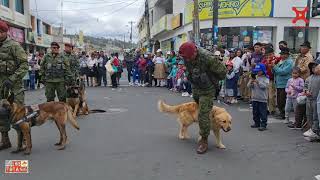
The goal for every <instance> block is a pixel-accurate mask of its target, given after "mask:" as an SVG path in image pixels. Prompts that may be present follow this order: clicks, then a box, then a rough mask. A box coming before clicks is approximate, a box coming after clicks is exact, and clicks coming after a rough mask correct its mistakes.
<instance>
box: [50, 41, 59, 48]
mask: <svg viewBox="0 0 320 180" xmlns="http://www.w3.org/2000/svg"><path fill="white" fill-rule="evenodd" d="M51 46H58V48H60V46H59V44H58V43H57V42H52V43H51Z"/></svg>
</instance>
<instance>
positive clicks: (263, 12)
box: [184, 0, 274, 24]
mask: <svg viewBox="0 0 320 180" xmlns="http://www.w3.org/2000/svg"><path fill="white" fill-rule="evenodd" d="M273 1H274V0H219V18H235V17H272V16H273V4H274V2H273ZM193 8H194V5H193V3H189V4H187V6H186V7H185V16H184V17H185V24H188V23H191V22H192V18H193V16H192V15H193ZM212 14H213V8H212V0H199V19H200V20H208V19H212Z"/></svg>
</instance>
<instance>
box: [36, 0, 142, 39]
mask: <svg viewBox="0 0 320 180" xmlns="http://www.w3.org/2000/svg"><path fill="white" fill-rule="evenodd" d="M61 1H63V6H62V14H63V24H64V27H65V28H66V30H67V34H76V33H78V32H79V31H80V30H82V31H83V32H84V34H85V35H91V36H96V37H109V38H117V39H121V40H122V39H123V36H124V34H126V38H127V39H129V34H128V32H129V30H130V25H129V23H128V22H129V21H134V22H136V23H135V24H134V26H133V40H134V41H136V40H137V36H138V31H137V28H136V24H137V21H138V20H139V19H140V17H141V16H142V14H143V9H144V8H143V7H144V0H50V1H47V0H30V8H31V12H32V14H34V15H37V16H39V17H40V18H41V19H43V20H44V21H45V22H48V23H49V24H53V25H57V26H58V25H60V24H61V22H62V18H61Z"/></svg>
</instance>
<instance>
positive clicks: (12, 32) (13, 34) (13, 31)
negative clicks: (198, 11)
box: [9, 27, 24, 43]
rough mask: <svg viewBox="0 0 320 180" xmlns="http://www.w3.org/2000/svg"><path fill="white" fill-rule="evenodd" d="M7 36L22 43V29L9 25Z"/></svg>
mask: <svg viewBox="0 0 320 180" xmlns="http://www.w3.org/2000/svg"><path fill="white" fill-rule="evenodd" d="M9 36H10V38H11V39H13V40H15V41H17V42H19V43H24V30H22V29H18V28H15V27H9Z"/></svg>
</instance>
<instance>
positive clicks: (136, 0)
mask: <svg viewBox="0 0 320 180" xmlns="http://www.w3.org/2000/svg"><path fill="white" fill-rule="evenodd" d="M138 1H139V0H135V1H134V2H132V3H130V4H127V5H125V6H123V7H121V8H119V9H116V10H114V11H112V12H111V13H110V14H107V15H104V17H105V16H110V15H113V14H114V13H116V12H118V11H119V10H122V9H125V8H127V7H129V6H131V5H132V4H134V3H136V2H138Z"/></svg>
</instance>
